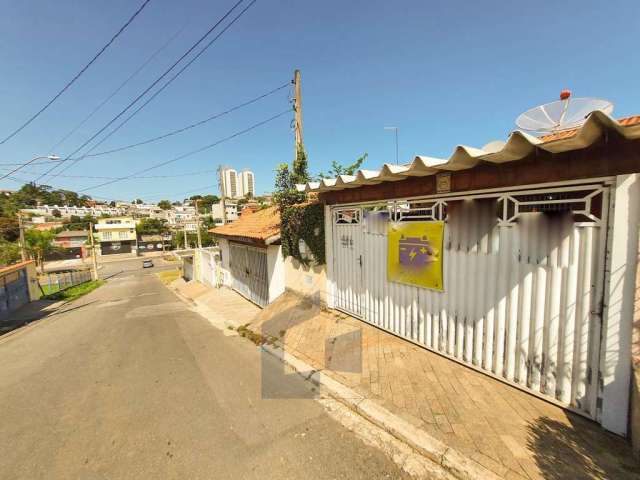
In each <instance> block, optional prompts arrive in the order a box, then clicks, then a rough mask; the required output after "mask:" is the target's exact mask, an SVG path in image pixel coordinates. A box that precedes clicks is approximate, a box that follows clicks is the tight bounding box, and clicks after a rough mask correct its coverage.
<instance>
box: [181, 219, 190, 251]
mask: <svg viewBox="0 0 640 480" xmlns="http://www.w3.org/2000/svg"><path fill="white" fill-rule="evenodd" d="M182 234H183V235H184V249H185V250H187V249H188V248H189V244H188V243H187V224H186V223H184V225H182Z"/></svg>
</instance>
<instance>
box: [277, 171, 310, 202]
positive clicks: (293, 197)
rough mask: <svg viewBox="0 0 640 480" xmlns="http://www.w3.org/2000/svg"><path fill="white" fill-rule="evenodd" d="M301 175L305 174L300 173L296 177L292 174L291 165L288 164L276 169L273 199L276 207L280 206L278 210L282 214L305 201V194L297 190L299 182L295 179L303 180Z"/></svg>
mask: <svg viewBox="0 0 640 480" xmlns="http://www.w3.org/2000/svg"><path fill="white" fill-rule="evenodd" d="M298 166H300V165H298ZM301 173H302V174H303V172H300V171H299V172H298V173H297V174H295V175H294V174H291V173H290V172H289V165H287V164H286V163H281V164H280V165H278V168H277V169H276V184H275V192H274V194H273V199H274V201H275V203H276V205H278V209H279V210H280V212H281V213H282V212H284V211H285V210H286V209H287V207H290V206H291V205H295V204H296V203H301V202H304V201H305V199H306V195H305V193H304V192H299V191H298V190H297V189H296V183H299V182H296V180H295V179H296V178H297V179H300V178H303V177H302V176H301Z"/></svg>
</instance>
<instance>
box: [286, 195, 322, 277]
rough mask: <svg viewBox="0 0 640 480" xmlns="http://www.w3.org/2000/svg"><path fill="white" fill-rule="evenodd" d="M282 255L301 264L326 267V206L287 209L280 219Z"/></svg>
mask: <svg viewBox="0 0 640 480" xmlns="http://www.w3.org/2000/svg"><path fill="white" fill-rule="evenodd" d="M280 236H281V242H282V254H283V255H284V257H285V258H286V257H288V256H291V257H293V258H295V259H296V260H298V261H299V262H300V263H301V264H303V265H305V266H309V265H310V264H311V263H315V264H316V265H324V263H325V250H324V205H322V204H321V203H302V204H297V205H291V206H288V207H285V208H284V210H283V211H282V212H281V217H280Z"/></svg>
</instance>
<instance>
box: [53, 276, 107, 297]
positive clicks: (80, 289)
mask: <svg viewBox="0 0 640 480" xmlns="http://www.w3.org/2000/svg"><path fill="white" fill-rule="evenodd" d="M104 284H105V281H104V280H91V281H89V282H84V283H80V284H78V285H74V286H73V287H69V288H66V289H64V290H60V291H59V292H56V293H52V294H51V295H47V297H46V298H47V299H49V300H67V301H69V302H70V301H71V300H75V299H76V298H78V297H81V296H83V295H86V294H87V293H89V292H91V291H93V290H95V289H96V288H98V287H101V286H102V285H104Z"/></svg>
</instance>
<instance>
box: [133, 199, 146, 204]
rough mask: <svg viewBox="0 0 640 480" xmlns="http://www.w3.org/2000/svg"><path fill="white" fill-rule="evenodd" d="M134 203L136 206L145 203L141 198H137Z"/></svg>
mask: <svg viewBox="0 0 640 480" xmlns="http://www.w3.org/2000/svg"><path fill="white" fill-rule="evenodd" d="M133 203H135V204H136V205H142V204H143V203H144V202H143V201H142V199H140V198H136V199H135V200H134V201H133Z"/></svg>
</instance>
